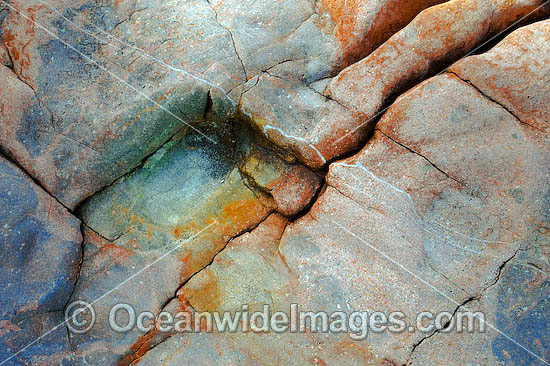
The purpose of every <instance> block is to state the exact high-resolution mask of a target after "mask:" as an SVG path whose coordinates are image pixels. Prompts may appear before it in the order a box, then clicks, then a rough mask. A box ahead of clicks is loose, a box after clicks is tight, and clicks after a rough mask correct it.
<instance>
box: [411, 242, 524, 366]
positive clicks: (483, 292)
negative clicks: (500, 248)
mask: <svg viewBox="0 0 550 366" xmlns="http://www.w3.org/2000/svg"><path fill="white" fill-rule="evenodd" d="M520 251H524V249H522V248H518V249H516V250H515V251H514V254H513V255H512V256H511V257H510V258H508V259H506V260H505V261H504V262H502V263H501V264H500V266H499V267H498V270H497V274H496V276H495V278H494V279H493V281H491V283H490V284H489V285H487V286H486V287H484V288H483V289H481V291H479V294H477V295H474V296H470V297H469V298H467V299H466V300H464V301H463V302H462V304H460V305H459V306H457V307H456V308H455V310H454V311H453V315H452V316H451V318H450V319H449V320H448V321H447V323H446V324H445V325H444V326H443V329H436V330H435V331H433V332H432V333H431V334H429V335H427V336H425V337H423V338H421V339H420V340H418V341H417V342H415V343H414V344H413V346H412V350H411V352H410V355H409V359H408V360H407V363H406V364H407V365H410V362H411V360H412V357H413V354H414V352H415V351H416V349H417V348H418V347H419V346H420V345H421V344H422V343H423V342H424V341H425V340H427V339H429V338H431V337H433V336H434V335H436V334H438V333H441V331H442V330H445V329H446V328H447V327H448V326H449V324H451V322H452V320H453V319H454V317H455V316H456V313H457V312H458V310H460V308H462V307H464V306H466V305H468V304H469V303H471V302H473V301H477V300H480V299H481V298H482V297H483V295H484V294H485V293H486V292H487V290H489V289H490V288H491V287H493V286H494V285H496V284H497V283H498V281H500V278H501V276H502V273H503V271H504V268H505V267H506V265H507V264H508V263H509V262H510V261H512V260H513V259H514V258H515V257H516V256H517V255H518V253H519V252H520Z"/></svg>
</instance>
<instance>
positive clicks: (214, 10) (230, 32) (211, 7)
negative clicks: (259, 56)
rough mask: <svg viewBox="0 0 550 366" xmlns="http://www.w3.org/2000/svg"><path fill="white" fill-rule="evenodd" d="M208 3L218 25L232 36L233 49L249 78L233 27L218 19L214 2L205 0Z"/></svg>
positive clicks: (245, 74) (246, 76) (246, 77)
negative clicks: (225, 25)
mask: <svg viewBox="0 0 550 366" xmlns="http://www.w3.org/2000/svg"><path fill="white" fill-rule="evenodd" d="M205 1H206V3H207V4H208V6H210V9H212V11H213V12H214V16H215V18H216V23H218V25H219V26H220V27H221V28H223V29H224V30H225V31H227V33H229V37H230V38H231V43H232V44H233V49H234V50H235V55H236V56H237V59H239V62H240V63H241V67H242V69H243V73H244V76H245V80H248V73H247V72H246V68H245V67H244V62H243V59H242V58H241V56H240V55H239V51H237V44H236V43H235V38H234V36H233V32H232V31H231V29H229V28H228V27H224V26H223V25H222V24H221V23H220V21H219V20H218V12H217V11H216V9H214V7H213V6H212V4H211V3H210V0H205Z"/></svg>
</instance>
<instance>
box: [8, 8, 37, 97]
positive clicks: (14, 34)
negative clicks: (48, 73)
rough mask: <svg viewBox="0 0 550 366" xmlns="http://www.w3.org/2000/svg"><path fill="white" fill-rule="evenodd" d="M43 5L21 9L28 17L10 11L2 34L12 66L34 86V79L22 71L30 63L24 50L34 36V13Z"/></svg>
mask: <svg viewBox="0 0 550 366" xmlns="http://www.w3.org/2000/svg"><path fill="white" fill-rule="evenodd" d="M43 7H44V6H43V5H35V6H31V7H28V8H27V9H26V10H22V12H23V13H24V14H25V16H26V17H28V19H27V18H21V16H20V15H19V14H17V12H15V11H12V12H10V15H9V20H8V24H9V25H8V26H5V27H4V33H3V36H2V42H3V43H4V46H5V47H6V50H7V51H8V52H9V54H10V56H11V58H12V60H13V67H14V69H15V70H17V74H18V75H19V76H20V77H21V78H23V79H25V81H26V82H28V83H30V84H31V85H32V86H33V87H36V85H35V83H34V81H33V80H30V79H29V78H28V76H27V75H26V73H25V72H24V71H25V70H28V69H29V67H30V65H31V56H30V54H29V53H28V52H27V51H26V50H27V47H28V46H29V45H30V43H31V42H32V41H33V40H34V37H35V29H34V24H35V23H34V19H35V13H37V12H38V11H39V10H40V9H42V8H43ZM12 28H15V29H12Z"/></svg>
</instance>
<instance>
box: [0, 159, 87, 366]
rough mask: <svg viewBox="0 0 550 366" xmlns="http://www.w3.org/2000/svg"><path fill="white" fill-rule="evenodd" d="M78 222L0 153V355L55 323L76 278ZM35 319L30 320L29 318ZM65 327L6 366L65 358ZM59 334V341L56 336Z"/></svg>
mask: <svg viewBox="0 0 550 366" xmlns="http://www.w3.org/2000/svg"><path fill="white" fill-rule="evenodd" d="M79 224H80V222H79V220H78V219H76V218H75V217H73V216H72V215H71V214H70V213H69V212H67V210H66V209H65V208H64V207H63V206H61V205H60V204H59V203H58V202H57V201H55V199H53V198H52V197H51V196H49V195H48V194H47V193H46V192H44V191H43V190H42V189H41V188H40V187H38V186H37V185H36V184H34V182H33V181H32V180H31V179H30V178H29V177H27V176H26V175H25V173H24V172H22V171H21V170H20V169H19V168H17V167H16V166H14V165H13V164H11V163H9V162H8V161H7V160H6V159H4V158H3V157H0V246H1V251H2V259H0V277H1V278H2V286H1V287H0V323H1V328H2V330H1V331H0V334H1V335H2V337H1V339H0V358H1V359H2V361H4V359H6V358H8V357H10V356H12V355H13V354H15V353H16V352H17V351H19V350H20V349H21V348H23V347H24V346H26V345H27V343H29V342H31V341H34V340H35V339H36V337H38V336H40V335H41V334H42V333H45V332H46V331H48V330H50V328H51V327H53V326H55V325H57V323H56V321H58V320H59V319H60V318H61V317H62V316H61V315H60V314H59V312H62V311H63V308H64V306H65V304H66V303H67V301H68V300H69V297H70V295H71V292H72V291H73V287H74V284H75V282H76V279H77V276H78V271H79V262H80V244H81V242H82V237H81V234H80V229H79ZM35 318H36V319H35ZM66 332H67V331H66V329H65V327H61V329H60V331H58V332H56V334H55V337H54V336H53V335H52V336H50V337H47V338H46V339H44V340H43V341H41V342H39V343H37V344H36V345H34V346H33V347H31V348H29V349H27V350H26V351H25V352H23V353H21V354H19V355H17V357H15V358H14V359H12V360H11V361H10V362H11V363H9V364H10V365H31V364H32V365H47V364H51V363H48V362H53V363H55V362H54V361H53V360H58V359H59V360H61V359H62V358H65V357H70V348H69V347H68V344H67V337H66ZM60 334H61V335H62V337H61V338H60V339H59V335H60Z"/></svg>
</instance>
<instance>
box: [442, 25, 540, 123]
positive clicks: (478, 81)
mask: <svg viewBox="0 0 550 366" xmlns="http://www.w3.org/2000/svg"><path fill="white" fill-rule="evenodd" d="M549 43H550V21H549V20H545V21H541V22H537V23H535V24H532V25H530V26H527V27H523V28H521V29H519V30H517V31H516V32H513V33H512V34H510V35H509V36H508V37H506V39H504V40H503V41H502V42H500V43H499V44H498V45H497V46H496V47H494V48H493V49H491V50H490V51H489V52H487V53H483V54H481V55H477V56H472V57H468V58H467V59H465V60H463V61H460V62H458V63H457V64H456V65H453V66H452V67H451V68H450V71H451V72H453V73H455V74H456V75H458V76H459V77H460V78H461V79H463V80H465V81H467V82H469V83H471V84H473V85H474V86H475V87H476V88H478V89H479V90H480V91H481V92H482V93H483V94H485V95H486V96H487V97H488V98H490V99H492V100H494V101H496V102H497V103H499V104H500V105H502V106H503V107H504V108H506V109H508V111H509V112H510V113H512V114H514V116H516V117H517V118H518V119H519V120H521V122H523V123H527V124H529V125H531V126H533V127H535V128H538V129H540V130H541V131H542V132H548V129H549V128H550V88H548V85H550V73H548V70H549V69H550V47H548V44H549ZM533 55H536V57H533Z"/></svg>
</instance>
